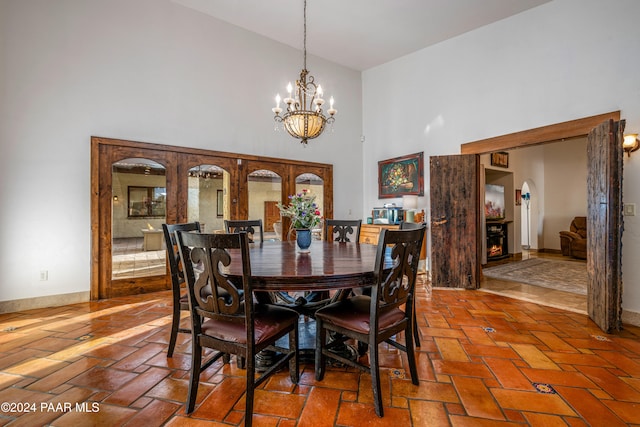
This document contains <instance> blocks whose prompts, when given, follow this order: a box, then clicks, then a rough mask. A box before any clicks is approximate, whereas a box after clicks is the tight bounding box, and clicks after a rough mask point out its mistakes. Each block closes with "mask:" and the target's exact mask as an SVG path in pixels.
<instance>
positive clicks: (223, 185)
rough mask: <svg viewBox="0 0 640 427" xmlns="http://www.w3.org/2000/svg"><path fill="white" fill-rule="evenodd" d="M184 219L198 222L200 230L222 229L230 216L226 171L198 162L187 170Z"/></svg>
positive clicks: (228, 178)
mask: <svg viewBox="0 0 640 427" xmlns="http://www.w3.org/2000/svg"><path fill="white" fill-rule="evenodd" d="M187 179H188V189H189V190H188V197H187V221H188V222H193V221H199V222H200V227H201V228H202V231H203V232H206V233H213V232H215V231H217V230H224V220H225V219H229V218H230V214H229V212H230V204H229V194H230V191H229V184H230V175H229V172H227V171H226V170H224V169H222V168H221V167H219V166H216V165H198V166H195V167H192V168H191V169H189V172H188V177H187Z"/></svg>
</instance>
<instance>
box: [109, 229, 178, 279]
mask: <svg viewBox="0 0 640 427" xmlns="http://www.w3.org/2000/svg"><path fill="white" fill-rule="evenodd" d="M112 257H113V260H112V263H111V268H112V270H113V273H112V276H113V278H114V279H127V278H134V277H147V276H156V275H162V274H165V273H166V271H167V251H166V249H165V247H164V243H163V245H162V249H161V250H157V251H145V250H143V239H142V237H139V238H138V237H127V238H121V239H114V240H113V254H112Z"/></svg>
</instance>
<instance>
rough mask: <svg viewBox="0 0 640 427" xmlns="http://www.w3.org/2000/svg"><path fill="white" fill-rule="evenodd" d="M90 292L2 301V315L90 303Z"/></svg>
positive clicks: (0, 305)
mask: <svg viewBox="0 0 640 427" xmlns="http://www.w3.org/2000/svg"><path fill="white" fill-rule="evenodd" d="M89 298H90V293H89V291H84V292H72V293H69V294H59V295H47V296H44V297H35V298H24V299H16V300H11V301H0V313H15V312H16V311H25V310H33V309H35V308H45V307H59V306H61V305H68V304H77V303H79V302H87V301H89Z"/></svg>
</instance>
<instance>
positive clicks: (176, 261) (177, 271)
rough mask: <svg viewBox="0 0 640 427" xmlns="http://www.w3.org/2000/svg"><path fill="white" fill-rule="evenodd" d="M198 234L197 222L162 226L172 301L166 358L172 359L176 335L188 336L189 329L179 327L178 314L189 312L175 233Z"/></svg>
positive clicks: (198, 224) (198, 225)
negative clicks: (192, 232)
mask: <svg viewBox="0 0 640 427" xmlns="http://www.w3.org/2000/svg"><path fill="white" fill-rule="evenodd" d="M178 230H179V231H186V232H188V231H195V232H198V233H199V232H200V223H199V222H197V221H196V222H187V223H183V224H162V231H163V232H164V241H165V245H166V247H167V258H168V260H169V272H170V274H171V293H172V299H173V315H172V318H171V335H170V336H169V348H168V349H167V357H173V350H174V349H175V347H176V340H177V338H178V333H183V334H190V333H191V329H187V328H181V327H180V317H181V316H180V312H181V311H187V312H188V311H189V299H188V297H187V293H186V290H185V291H184V292H183V289H182V288H183V284H184V272H183V271H182V265H181V262H180V254H179V252H178V245H177V243H176V235H175V232H176V231H178Z"/></svg>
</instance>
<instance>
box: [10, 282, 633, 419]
mask: <svg viewBox="0 0 640 427" xmlns="http://www.w3.org/2000/svg"><path fill="white" fill-rule="evenodd" d="M420 288H421V289H420V290H419V294H418V297H419V299H418V304H417V305H418V327H419V329H420V336H421V339H422V347H421V348H418V349H417V350H416V352H417V361H418V365H419V376H420V385H419V386H414V385H413V384H412V383H411V381H410V380H409V379H408V378H407V376H408V372H406V371H405V366H406V358H405V356H404V355H401V354H399V353H398V352H397V350H395V349H392V348H391V349H390V348H388V347H387V346H386V345H383V346H382V351H381V363H382V365H383V367H384V368H383V374H382V378H383V381H382V388H383V401H384V406H385V417H384V418H378V417H377V416H376V415H375V412H374V408H373V404H372V392H371V384H370V376H369V375H368V374H364V373H360V372H357V371H354V370H352V369H344V368H342V369H339V368H329V370H328V372H327V375H326V377H325V379H324V381H322V382H317V381H315V379H314V369H313V366H312V365H303V366H302V375H301V379H300V383H299V384H298V385H294V384H292V383H291V382H290V380H289V377H288V374H287V372H284V371H283V372H280V373H278V374H276V375H275V377H272V378H271V379H270V380H269V381H268V382H267V383H265V384H264V385H263V386H262V387H261V388H260V390H258V391H257V393H256V403H255V415H254V425H257V426H280V427H285V426H299V427H304V426H363V425H367V426H394V427H399V426H508V425H512V426H522V425H525V426H526V425H531V426H560V425H562V426H567V425H569V426H607V427H613V426H624V425H640V339H639V338H640V328H637V327H633V326H626V325H625V328H624V329H623V330H622V331H620V332H616V333H614V334H604V333H603V332H601V331H600V330H599V329H598V328H597V327H596V326H595V325H594V324H593V323H592V322H591V321H590V320H589V319H588V318H587V316H585V315H583V314H579V313H574V312H570V311H564V310H561V309H557V308H551V307H546V306H542V305H537V304H534V303H530V302H523V301H519V300H515V299H510V298H507V297H504V296H500V295H495V294H491V293H486V292H478V291H462V290H442V289H435V290H433V293H432V298H431V299H427V297H426V293H425V291H424V288H423V287H422V286H421V287H420ZM170 313H171V295H170V293H169V292H160V293H154V294H147V295H140V296H132V297H122V298H114V299H111V300H104V301H98V302H90V303H82V304H75V305H69V306H64V307H57V308H48V309H39V310H31V311H25V312H19V313H9V314H2V315H0V402H2V403H3V405H2V406H1V411H0V425H11V426H41V425H55V426H74V427H75V426H98V425H100V426H119V425H129V426H147V427H148V426H160V425H166V426H223V425H226V426H229V425H231V426H233V425H242V424H243V418H244V397H243V396H244V375H245V371H244V370H242V369H239V368H238V366H237V364H236V362H235V358H234V359H232V362H231V364H228V365H222V364H221V363H216V364H214V365H213V366H211V367H210V368H209V369H207V370H206V371H205V372H203V374H202V376H201V384H200V388H199V393H198V399H197V405H196V409H195V411H194V412H193V413H192V414H191V415H189V416H187V415H186V414H185V412H184V401H185V398H186V394H187V384H188V378H189V365H190V354H189V353H190V349H191V347H190V338H189V336H188V335H184V334H181V335H180V338H179V342H178V346H177V349H176V353H175V355H174V357H173V358H167V357H166V348H167V342H168V336H169V322H170ZM83 402H85V405H84V406H82V405H78V406H76V403H83Z"/></svg>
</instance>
